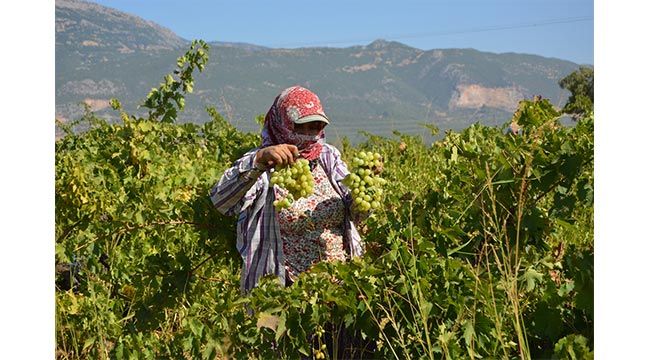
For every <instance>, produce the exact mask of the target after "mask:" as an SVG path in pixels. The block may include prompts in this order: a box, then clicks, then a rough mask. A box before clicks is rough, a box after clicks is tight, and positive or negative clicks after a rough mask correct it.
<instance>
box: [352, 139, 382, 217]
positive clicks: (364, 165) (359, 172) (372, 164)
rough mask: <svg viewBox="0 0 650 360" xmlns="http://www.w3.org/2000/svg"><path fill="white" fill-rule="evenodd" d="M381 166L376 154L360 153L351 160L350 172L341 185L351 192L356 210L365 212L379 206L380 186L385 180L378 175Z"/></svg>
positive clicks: (380, 197) (380, 160)
mask: <svg viewBox="0 0 650 360" xmlns="http://www.w3.org/2000/svg"><path fill="white" fill-rule="evenodd" d="M383 165H384V164H383V161H382V158H381V155H379V154H378V153H372V152H364V151H361V152H359V153H358V154H357V155H356V156H355V157H354V158H353V159H352V167H351V169H350V171H351V172H350V174H348V176H346V177H345V179H343V184H345V186H347V187H348V188H349V189H350V191H351V192H352V201H353V205H354V207H355V208H357V209H358V210H360V211H366V212H367V211H370V209H378V208H379V207H380V206H381V199H382V195H383V193H384V191H383V189H382V186H383V185H385V184H386V180H385V179H383V178H381V177H379V175H378V174H379V173H380V172H381V171H382V170H383Z"/></svg>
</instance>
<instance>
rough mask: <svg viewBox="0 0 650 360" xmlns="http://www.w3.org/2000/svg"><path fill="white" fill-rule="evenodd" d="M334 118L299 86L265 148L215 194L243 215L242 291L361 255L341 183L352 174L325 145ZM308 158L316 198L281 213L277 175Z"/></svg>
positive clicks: (277, 111)
mask: <svg viewBox="0 0 650 360" xmlns="http://www.w3.org/2000/svg"><path fill="white" fill-rule="evenodd" d="M329 122H330V120H329V119H328V117H327V116H326V115H325V112H324V111H323V107H322V106H321V103H320V100H319V99H318V96H316V94H314V93H313V92H311V91H309V90H307V89H305V88H303V87H300V86H293V87H290V88H288V89H285V90H284V91H282V93H280V95H278V96H277V97H276V98H275V101H274V102H273V105H272V106H271V108H270V109H269V111H268V112H267V114H266V117H265V119H264V127H263V129H262V146H261V147H259V148H255V149H253V150H251V151H249V152H248V153H246V154H244V156H243V157H242V158H240V159H239V160H237V161H235V163H234V164H233V166H232V167H231V168H229V169H228V170H226V172H225V173H224V174H223V176H222V177H221V180H220V181H219V182H218V183H217V184H216V185H215V186H214V187H213V188H212V191H211V194H210V198H211V199H212V202H213V204H214V206H215V207H216V208H217V209H218V210H219V211H220V212H221V213H223V214H226V215H235V214H239V219H238V221H237V250H238V251H239V253H240V254H241V256H242V259H243V268H242V277H241V288H242V291H244V292H247V291H249V290H251V289H252V288H253V287H255V286H256V285H257V283H258V281H259V279H260V277H262V276H263V275H267V274H275V275H276V276H277V277H279V278H280V282H281V283H282V284H285V285H290V284H292V283H293V282H294V281H295V279H296V277H297V276H298V275H299V274H300V273H301V272H303V271H305V270H307V269H308V268H309V267H310V266H311V265H313V264H314V263H316V262H318V261H328V260H345V259H347V258H349V257H350V256H359V255H361V254H362V253H363V251H364V249H363V242H362V240H361V237H360V236H359V233H358V232H357V230H356V227H355V224H354V223H353V221H352V213H351V207H352V206H351V204H352V201H351V196H350V193H349V190H348V189H347V188H346V187H345V186H342V185H341V181H342V180H343V179H344V178H345V176H346V175H347V174H348V173H349V171H348V169H347V166H346V165H345V163H344V162H343V160H342V159H341V154H340V153H339V151H338V150H337V149H336V148H335V147H333V146H331V145H329V144H327V143H325V134H324V131H323V129H324V128H325V126H327V125H328V124H329ZM299 157H302V158H305V159H307V160H309V163H310V169H311V173H312V175H313V177H314V182H315V185H314V192H313V194H311V195H309V196H307V197H306V198H300V199H298V200H296V201H295V202H294V203H293V204H292V205H291V207H289V208H287V209H282V210H276V209H275V207H274V206H273V201H274V200H275V199H276V198H281V197H283V196H284V195H285V194H286V193H285V190H284V189H282V188H280V187H278V186H272V185H270V181H269V180H270V173H271V169H273V168H274V167H277V166H285V165H288V164H293V163H294V162H295V161H296V160H297V159H298V158H299Z"/></svg>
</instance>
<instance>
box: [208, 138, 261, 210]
mask: <svg viewBox="0 0 650 360" xmlns="http://www.w3.org/2000/svg"><path fill="white" fill-rule="evenodd" d="M258 151H259V149H253V150H251V151H249V152H247V153H246V154H244V156H242V157H241V158H240V159H239V160H237V161H235V163H234V164H233V166H232V167H230V168H229V169H228V170H226V171H225V172H224V174H223V175H222V176H221V179H220V180H219V182H218V183H217V184H216V185H215V186H214V187H212V190H211V191H210V200H212V204H213V205H214V206H215V207H216V208H217V210H218V211H219V212H221V213H222V214H224V215H234V214H235V213H237V212H239V211H240V210H241V207H242V205H243V203H244V202H243V201H242V200H243V198H244V195H246V193H247V192H248V191H249V190H250V189H251V187H252V186H253V185H254V184H255V183H256V182H257V180H258V178H259V177H260V175H262V174H263V173H264V171H265V168H264V167H263V166H260V165H259V164H257V163H256V162H255V156H256V154H257V152H258Z"/></svg>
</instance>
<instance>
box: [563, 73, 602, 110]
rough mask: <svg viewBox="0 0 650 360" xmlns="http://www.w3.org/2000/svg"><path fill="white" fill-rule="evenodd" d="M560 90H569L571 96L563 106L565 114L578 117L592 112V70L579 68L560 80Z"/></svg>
mask: <svg viewBox="0 0 650 360" xmlns="http://www.w3.org/2000/svg"><path fill="white" fill-rule="evenodd" d="M559 85H560V87H561V88H562V89H566V90H569V91H570V92H571V96H570V97H569V100H568V101H567V103H566V104H565V105H564V109H562V111H564V112H565V113H568V114H572V115H573V116H574V117H580V116H583V115H586V114H589V113H590V112H593V111H594V69H593V68H590V67H584V66H581V67H580V68H579V69H578V70H576V71H574V72H572V73H571V74H569V75H567V76H566V77H565V78H563V79H562V80H560V82H559Z"/></svg>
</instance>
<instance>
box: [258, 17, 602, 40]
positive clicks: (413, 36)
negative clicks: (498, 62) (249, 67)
mask: <svg viewBox="0 0 650 360" xmlns="http://www.w3.org/2000/svg"><path fill="white" fill-rule="evenodd" d="M593 20H594V18H593V16H581V17H572V18H562V19H550V20H543V21H535V22H527V23H516V24H508V25H494V26H484V27H478V28H469V29H461V30H453V31H438V32H425V33H412V34H401V35H394V36H390V35H389V36H379V37H375V38H372V39H371V38H363V39H362V38H357V39H349V40H334V41H319V42H301V43H285V44H277V45H270V46H273V47H294V46H319V45H332V44H349V43H361V42H369V41H373V40H376V39H377V38H381V39H386V40H403V39H416V38H423V37H435V36H448V35H458V34H471V33H481V32H488V31H500V30H513V29H523V28H530V27H537V26H548V25H555V24H570V23H576V22H583V21H593Z"/></svg>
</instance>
